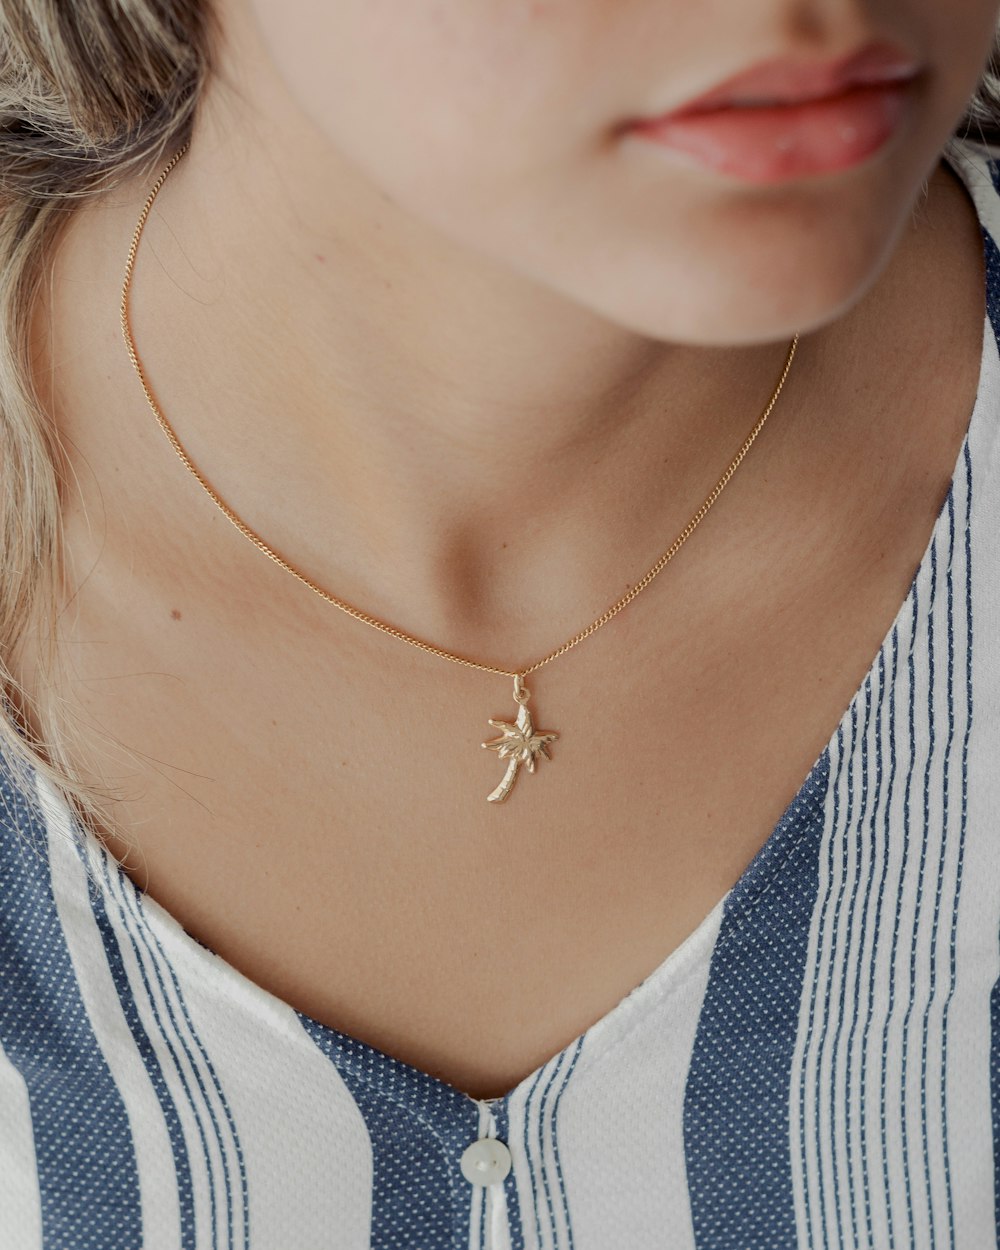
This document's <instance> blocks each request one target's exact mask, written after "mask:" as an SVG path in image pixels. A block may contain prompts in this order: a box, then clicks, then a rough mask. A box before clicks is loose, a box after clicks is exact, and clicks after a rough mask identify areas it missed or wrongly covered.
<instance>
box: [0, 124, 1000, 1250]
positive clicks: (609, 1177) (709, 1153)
mask: <svg viewBox="0 0 1000 1250" xmlns="http://www.w3.org/2000/svg"><path fill="white" fill-rule="evenodd" d="M945 158H946V159H947V160H948V161H949V162H950V163H951V165H952V167H953V168H954V169H955V170H956V172H957V173H958V174H959V175H960V177H961V179H962V180H963V182H964V184H965V186H966V187H967V189H968V191H969V193H970V195H971V197H972V199H973V201H974V203H975V206H976V210H977V212H978V215H979V221H980V224H981V234H982V241H983V248H984V257H985V262H986V265H985V271H986V309H987V313H986V317H985V319H984V325H983V345H982V361H981V372H980V379H979V387H978V392H977V397H976V401H975V406H974V411H973V412H972V414H971V418H970V422H969V426H968V429H967V433H966V435H965V438H964V441H963V444H962V447H961V450H960V453H959V455H958V457H957V461H956V463H955V466H954V473H953V477H952V480H951V484H950V487H949V490H948V494H947V497H946V499H945V501H944V503H943V505H942V507H941V509H940V512H939V514H938V516H937V518H936V520H935V524H934V529H933V533H932V535H931V537H930V540H929V543H928V545H927V547H926V549H925V551H924V554H923V556H922V558H921V561H920V564H919V566H918V568H917V570H916V573H915V575H914V577H913V581H912V584H911V586H910V589H909V592H908V594H907V596H906V599H905V601H904V602H903V603H902V604H901V606H900V607H899V610H898V612H897V614H896V618H895V620H894V621H893V623H892V627H891V629H890V630H889V632H888V634H887V635H886V637H885V638H884V640H883V642H882V645H881V647H880V649H879V652H878V654H877V656H876V657H875V659H874V660H873V662H872V664H871V667H870V669H869V671H868V673H867V675H866V676H865V679H864V682H863V683H862V684H861V686H860V687H859V688H858V690H857V691H856V693H855V694H854V696H853V698H852V699H851V702H850V704H849V706H848V707H847V709H846V711H845V712H844V714H843V716H842V718H841V720H840V723H839V724H838V725H837V727H836V730H835V732H834V733H833V736H832V738H831V739H830V741H829V743H828V744H827V746H826V747H825V749H824V750H823V752H822V754H821V755H820V756H819V758H818V759H817V760H816V762H815V764H814V766H813V768H812V770H811V771H810V773H809V775H808V776H807V777H806V779H805V780H804V782H803V784H802V786H801V789H800V790H799V792H798V793H797V794H796V796H795V797H794V799H793V800H792V801H791V803H790V804H789V805H788V807H787V809H786V810H785V812H784V814H783V815H782V817H781V819H780V821H779V822H778V824H777V826H776V827H775V829H774V830H773V831H772V832H771V834H770V836H769V837H768V839H767V841H766V843H765V844H764V845H763V847H762V849H761V850H760V851H759V853H758V854H757V855H755V856H754V858H753V860H752V862H751V863H750V864H749V865H748V867H747V868H746V870H745V871H744V872H743V874H742V875H741V876H740V878H739V880H738V881H737V882H736V883H735V885H734V886H733V887H732V888H731V889H730V890H729V891H728V892H727V893H726V895H725V896H724V897H723V898H722V899H720V901H719V902H718V904H717V905H716V906H715V908H714V909H713V910H712V911H711V913H710V914H709V915H707V916H706V917H705V918H704V920H703V921H702V922H701V923H700V924H699V926H698V927H697V929H695V931H694V932H693V933H691V934H690V936H689V937H688V938H687V939H686V940H685V941H684V942H683V943H682V944H681V945H680V946H679V947H678V948H677V949H675V950H674V951H672V952H671V953H670V954H669V955H668V956H667V958H665V959H664V961H663V962H662V963H661V964H660V966H659V967H657V968H656V969H655V970H654V971H653V972H652V973H651V974H650V975H649V976H648V977H646V979H645V980H644V981H642V983H641V984H639V985H638V986H636V987H635V988H634V989H633V990H632V991H631V992H630V993H629V994H628V995H627V996H626V997H624V998H623V999H622V1000H621V1001H620V1002H619V1003H618V1004H617V1005H616V1006H615V1007H614V1008H613V1009H612V1010H611V1011H609V1012H608V1013H607V1014H606V1015H605V1016H603V1017H602V1018H601V1019H600V1020H598V1021H597V1022H596V1023H595V1024H594V1025H593V1026H592V1027H591V1028H589V1029H587V1030H586V1032H585V1033H583V1034H582V1035H581V1036H579V1037H577V1038H576V1039H575V1040H573V1041H572V1042H571V1043H570V1044H569V1045H567V1046H566V1047H565V1048H564V1049H563V1050H561V1051H560V1052H559V1053H558V1054H556V1055H554V1056H552V1058H551V1059H549V1060H548V1061H547V1062H546V1063H545V1064H544V1065H543V1066H542V1067H540V1068H538V1069H537V1070H536V1071H535V1072H533V1073H531V1074H530V1075H529V1076H527V1077H525V1078H524V1080H522V1081H521V1082H520V1083H519V1084H518V1085H517V1086H516V1088H514V1089H513V1090H511V1091H510V1092H509V1093H508V1094H506V1095H505V1096H504V1097H502V1098H497V1099H492V1100H485V1099H483V1100H477V1099H473V1098H472V1097H470V1096H469V1095H468V1094H466V1093H463V1092H461V1091H459V1090H457V1089H455V1088H454V1087H452V1086H450V1085H448V1084H446V1083H445V1082H443V1081H441V1080H439V1079H437V1078H435V1077H432V1076H430V1075H429V1074H427V1073H425V1072H423V1071H421V1070H419V1069H418V1068H416V1067H413V1066H411V1065H409V1064H407V1063H403V1062H400V1061H399V1060H397V1059H394V1058H393V1057H391V1056H390V1055H388V1054H386V1053H384V1052H382V1051H380V1050H378V1049H376V1048H375V1047H373V1046H371V1045H368V1044H366V1043H364V1042H362V1041H360V1040H358V1039H356V1038H353V1037H350V1036H348V1035H347V1034H345V1033H341V1032H339V1031H337V1030H336V1029H334V1028H330V1027H327V1026H326V1025H323V1024H321V1023H319V1022H318V1021H316V1020H314V1019H311V1018H310V1017H309V1016H307V1015H304V1014H303V1013H302V1012H300V1011H297V1010H295V1009H293V1008H292V1007H291V1006H290V1005H289V1004H287V1003H285V1002H284V1001H282V1000H281V999H280V998H278V997H276V996H275V995H273V994H271V993H269V992H267V991H265V990H264V989H263V988H262V987H260V986H258V985H257V984H256V983H255V982H253V981H252V980H250V979H249V978H247V977H246V976H244V975H242V974H241V973H240V972H239V971H238V970H237V969H235V968H234V967H233V966H232V965H230V964H228V963H227V962H226V961H225V960H223V959H222V958H220V957H219V956H218V955H216V954H215V953H214V952H212V951H211V950H209V949H208V948H207V947H205V946H204V945H202V944H201V943H200V942H198V941H197V940H195V939H194V938H193V937H192V936H191V935H189V934H188V933H187V932H186V930H185V929H184V928H183V927H182V926H181V925H180V924H179V922H178V921H177V920H176V919H174V917H173V916H172V915H171V914H170V913H168V912H167V911H166V910H165V909H164V908H163V907H162V906H160V905H159V904H158V903H157V902H156V901H155V900H153V899H152V898H150V897H148V896H145V895H144V894H143V893H142V892H141V891H140V890H139V889H138V887H137V886H136V885H134V884H133V882H132V881H131V879H130V878H129V877H128V876H127V875H125V873H124V872H123V870H122V869H121V867H120V865H119V864H118V863H117V861H115V860H114V858H113V857H112V856H111V855H110V853H109V852H108V851H107V849H106V848H105V847H104V846H103V844H102V843H101V842H100V841H99V840H98V839H97V838H96V837H95V836H94V835H93V834H92V833H90V832H89V831H87V830H85V829H84V828H82V827H81V826H80V824H79V823H78V822H77V821H76V820H75V819H74V818H73V816H72V815H71V813H70V810H69V808H68V807H67V805H66V803H65V800H64V799H63V797H62V796H61V794H60V793H59V792H58V791H57V790H56V788H55V787H54V786H53V785H52V784H51V783H50V782H49V781H48V780H47V779H46V778H45V777H43V776H42V775H41V774H36V773H34V772H32V773H30V774H28V775H27V776H24V777H20V779H18V780H16V779H15V773H14V771H13V769H12V767H11V766H10V764H9V762H7V763H5V764H3V766H2V768H0V882H2V889H0V1248H2V1250H40V1248H44V1250H139V1248H140V1247H141V1248H142V1250H179V1248H182V1250H241V1248H242V1250H248V1248H252V1250H321V1248H322V1250H366V1248H369V1247H371V1248H373V1250H486V1248H489V1250H573V1248H575V1250H619V1248H621V1250H665V1248H667V1247H669V1248H670V1250H688V1248H690V1247H695V1248H697V1250H785V1248H789V1247H817V1248H820V1247H821V1248H822V1250H847V1248H851V1250H853V1248H855V1247H877V1248H878V1250H882V1248H898V1250H916V1248H921V1250H923V1248H925V1247H926V1248H928V1250H929V1248H931V1247H942V1248H943V1247H959V1248H960V1250H988V1248H989V1247H996V1246H997V1245H998V1235H997V1229H998V1221H1000V353H998V341H1000V251H998V243H1000V151H996V150H995V149H991V148H985V147H982V146H979V145H976V144H974V143H973V142H971V141H964V142H961V143H959V142H954V141H953V142H952V143H951V144H950V145H949V147H948V148H947V149H946V151H945Z"/></svg>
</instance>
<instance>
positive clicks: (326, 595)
mask: <svg viewBox="0 0 1000 1250" xmlns="http://www.w3.org/2000/svg"><path fill="white" fill-rule="evenodd" d="M189 146H190V142H188V143H185V144H184V146H183V147H181V148H180V149H179V150H178V151H177V152H176V153H175V154H174V156H173V157H172V158H171V160H170V162H169V164H168V165H167V166H166V168H165V169H164V170H163V172H162V173H161V174H160V176H159V177H158V178H157V180H156V182H155V183H154V184H153V188H152V190H151V191H150V193H149V196H148V198H147V200H146V203H145V205H144V207H143V210H142V212H141V214H140V215H139V220H138V222H137V223H136V227H135V233H134V234H133V236H132V243H131V246H130V247H129V251H128V264H127V265H126V269H125V281H124V283H123V285H122V297H121V324H122V334H123V335H124V337H125V345H126V347H127V348H128V354H129V357H130V359H131V361H132V364H133V366H134V367H135V371H136V373H137V374H138V376H139V381H140V383H141V384H142V389H143V392H144V393H145V396H146V399H147V401H148V403H149V406H150V408H152V410H153V413H154V415H155V416H156V419H157V421H158V422H159V424H160V428H161V429H162V430H163V432H164V434H166V436H167V438H168V439H169V441H170V444H171V446H172V447H173V449H174V451H175V452H176V453H177V455H178V456H179V457H180V459H181V460H182V462H183V463H184V464H185V465H186V466H187V468H188V469H189V470H190V471H191V473H192V474H193V475H194V476H195V477H196V478H197V479H198V481H199V482H200V483H201V485H202V487H203V488H204V489H205V491H206V492H207V494H208V495H209V497H210V498H211V499H212V500H213V501H214V503H215V504H216V505H217V506H218V507H219V508H220V509H221V511H222V512H224V513H225V515H226V516H227V517H228V518H229V520H230V521H231V522H232V523H233V525H235V526H236V528H237V529H238V530H239V531H240V533H241V534H243V535H244V537H246V538H248V539H249V540H250V541H251V542H252V543H253V544H254V546H255V547H257V548H258V549H259V550H260V551H262V552H263V553H264V554H265V555H266V556H267V557H268V558H269V559H271V560H273V561H274V563H275V564H278V565H280V566H281V568H283V569H285V571H286V572H288V573H291V575H292V576H293V577H296V578H298V580H299V581H300V582H302V583H303V584H304V585H306V586H308V587H309V589H310V590H312V591H314V592H315V593H316V594H317V595H319V596H320V598H321V599H325V600H326V602H327V603H332V604H333V606H334V607H335V608H340V609H341V611H343V612H346V613H347V614H348V615H349V616H353V617H354V618H355V620H358V621H362V622H364V624H366V625H371V626H373V627H374V628H375V629H380V630H382V632H383V633H386V634H389V635H391V636H392V637H393V638H399V639H401V640H402V641H403V642H408V643H410V644H411V645H412V646H414V647H419V648H420V649H421V650H422V651H428V652H430V654H431V655H438V656H440V657H441V658H442V659H445V660H452V661H453V662H454V663H456V664H464V665H466V666H467V667H468V668H477V669H480V670H481V671H482V672H485V673H498V674H501V675H503V676H505V677H515V678H516V677H526V676H527V675H528V674H529V673H533V672H534V671H535V670H536V669H539V668H541V667H542V665H543V664H548V663H549V662H550V661H552V660H554V659H556V658H557V657H558V656H560V655H563V654H564V653H565V652H567V651H569V650H570V648H571V647H575V646H576V645H577V643H580V642H582V641H583V640H584V638H589V637H590V635H591V634H593V633H594V632H595V631H596V630H598V629H600V628H601V626H602V625H606V624H607V622H608V621H610V620H611V619H612V617H614V616H616V615H617V614H618V613H619V612H620V611H621V610H622V608H624V607H625V606H626V604H629V603H631V601H632V600H633V599H634V598H635V597H636V595H638V594H639V593H640V591H643V590H645V588H646V587H647V586H648V585H649V583H650V582H651V581H652V580H653V578H654V577H656V575H657V574H658V573H659V572H660V570H661V569H662V568H663V567H664V565H665V564H666V563H667V562H668V561H669V560H670V559H672V557H673V556H674V555H675V554H676V553H677V551H678V550H679V549H680V547H681V546H682V545H683V543H684V542H685V541H686V539H687V538H688V537H689V536H690V534H691V533H692V532H693V530H694V529H695V527H696V526H697V525H698V523H699V522H700V521H701V520H702V518H703V517H704V516H705V514H706V513H707V512H708V510H709V508H711V506H712V505H713V504H714V503H715V501H716V499H717V498H718V497H719V495H720V494H721V493H722V491H723V490H724V489H725V487H726V485H727V483H728V482H729V479H730V478H731V477H732V476H733V474H734V473H735V472H736V469H737V468H738V466H739V464H740V461H741V460H742V459H743V457H744V456H745V455H746V454H747V452H748V451H749V450H750V446H751V444H752V443H753V441H754V439H755V438H756V437H757V435H758V434H759V433H760V431H761V429H762V427H763V425H764V422H765V421H766V420H767V418H768V416H769V415H770V413H771V409H772V408H773V407H774V405H775V403H777V400H778V396H779V395H780V394H781V388H782V387H783V386H784V384H785V379H786V378H787V377H788V371H789V369H790V368H791V366H792V360H793V359H794V357H795V348H796V346H797V345H798V341H799V336H798V335H797V334H796V335H795V337H794V338H793V339H792V342H791V345H790V347H789V349H788V355H787V358H786V360H785V365H784V368H783V369H782V371H781V377H780V378H779V379H778V385H777V387H776V388H775V390H774V394H773V395H772V396H771V399H770V402H769V403H768V405H767V407H766V408H765V409H764V412H763V413H762V414H761V416H760V418H759V419H758V421H757V423H756V424H755V425H754V427H753V429H752V430H751V431H750V434H749V435H748V436H747V438H746V441H745V442H744V443H743V446H742V447H741V448H740V450H739V451H738V452H737V454H736V456H735V458H734V459H733V461H732V462H731V464H730V465H729V467H728V468H727V469H726V471H725V473H723V475H722V477H721V478H720V479H719V481H718V482H717V483H716V485H715V487H714V489H713V490H712V493H711V494H710V495H709V496H708V498H707V499H706V500H705V502H704V503H703V504H702V505H701V507H700V508H699V509H698V511H697V512H696V513H695V514H694V516H693V517H692V518H691V520H690V521H688V523H687V525H685V527H684V529H683V530H681V532H680V534H679V535H678V536H677V538H676V539H675V540H674V542H673V543H672V544H671V546H670V547H669V548H668V550H667V551H665V552H664V554H663V555H662V556H661V557H660V558H659V560H657V562H656V563H655V564H654V565H653V567H652V568H651V569H650V570H649V572H648V573H647V574H646V575H645V577H643V578H642V580H641V581H639V582H637V583H636V585H635V586H633V587H632V588H631V589H630V590H629V592H628V593H627V594H626V595H624V596H623V597H622V598H621V599H619V600H618V602H617V603H616V604H615V605H614V606H613V607H610V608H608V610H607V611H606V612H604V613H602V615H601V616H599V617H598V618H597V620H596V621H594V622H593V623H592V624H590V625H588V626H587V628H586V629H584V630H581V632H580V633H578V634H576V635H575V636H574V637H573V638H571V639H569V641H568V642H564V643H563V644H562V646H561V647H558V648H557V649H556V650H555V651H552V652H550V653H549V654H548V655H546V656H545V657H544V658H543V659H541V660H537V661H536V662H535V663H534V664H532V665H530V666H529V667H527V668H522V669H517V670H511V669H505V668H497V667H496V666H494V665H492V664H481V663H479V662H478V661H476V660H470V659H467V658H466V657H465V656H461V655H456V654H454V652H451V651H445V650H443V649H442V648H441V647H435V646H433V645H432V644H431V643H429V642H424V641H423V640H422V639H420V638H414V637H413V635H412V634H407V633H405V632H404V631H403V630H401V629H397V628H396V627H395V626H393V625H387V624H386V623H385V621H380V620H378V618H377V617H374V616H369V614H368V613H367V612H362V611H361V610H360V609H358V608H355V607H352V606H351V605H350V604H349V603H345V602H344V600H343V599H338V598H337V597H336V595H331V594H330V592H329V591H327V590H324V589H323V588H322V587H321V586H318V585H317V584H316V583H315V582H314V581H313V580H312V579H311V578H309V577H307V576H306V575H305V574H304V573H302V572H301V571H300V570H299V569H297V568H295V566H294V565H292V564H290V563H289V562H288V561H287V560H286V559H284V557H283V556H280V555H279V554H278V553H277V552H276V551H274V550H273V549H272V548H271V547H269V546H268V545H267V543H266V542H265V541H264V540H263V538H261V536H260V535H259V534H258V533H256V532H255V531H254V530H252V529H251V528H250V526H249V525H247V524H246V522H245V521H243V520H242V519H241V518H240V517H239V516H237V514H236V513H235V512H234V511H233V510H232V508H230V507H229V505H228V504H227V503H226V502H225V500H224V499H222V498H220V496H219V495H218V494H217V493H216V492H215V490H213V488H212V487H211V485H209V483H208V482H207V481H206V480H205V477H204V476H203V475H202V473H201V472H200V470H199V469H198V467H197V465H195V464H194V463H193V461H192V460H191V458H190V457H189V456H188V454H187V452H186V451H185V450H184V448H183V447H182V446H181V442H180V440H179V439H178V437H177V435H176V434H175V433H174V430H173V427H172V426H171V425H170V423H169V421H168V420H167V419H166V417H165V416H164V415H163V413H162V412H161V411H160V409H159V406H158V405H157V403H156V400H155V399H154V398H153V395H152V393H151V391H150V389H149V383H148V382H147V381H146V375H145V374H144V373H143V370H142V365H141V364H140V363H139V357H138V354H137V352H136V349H135V342H134V341H133V338H132V333H131V329H130V327H129V317H128V293H129V288H130V286H131V283H132V271H133V269H134V267H135V258H136V253H137V251H138V248H139V239H140V237H141V235H142V231H143V227H144V226H145V224H146V218H147V217H148V216H149V211H150V209H151V208H152V206H153V201H154V200H155V199H156V195H157V192H158V191H159V190H160V187H161V186H162V185H163V183H164V181H165V180H166V177H167V175H168V174H169V173H170V171H171V170H172V169H173V167H174V166H175V165H176V164H177V162H178V161H179V160H180V158H181V157H182V156H183V155H184V153H185V152H186V151H187V150H188V147H189Z"/></svg>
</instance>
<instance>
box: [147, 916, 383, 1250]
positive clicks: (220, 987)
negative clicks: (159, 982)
mask: <svg viewBox="0 0 1000 1250" xmlns="http://www.w3.org/2000/svg"><path fill="white" fill-rule="evenodd" d="M143 911H144V914H145V917H146V920H147V922H148V923H149V924H150V926H151V927H152V928H153V930H154V931H155V933H156V935H157V936H158V937H159V939H160V941H161V943H162V944H163V947H164V950H165V952H166V953H167V955H168V956H169V959H170V961H171V963H172V964H173V966H174V969H175V971H176V973H177V976H178V979H179V981H180V984H181V989H182V992H183V995H184V1000H185V1002H186V1003H187V1006H188V1012H189V1014H190V1016H191V1020H192V1023H193V1025H194V1027H195V1029H196V1030H197V1033H198V1036H199V1037H200V1038H201V1039H202V1042H203V1044H204V1046H205V1049H206V1050H207V1051H208V1053H209V1054H210V1055H211V1057H212V1063H213V1065H214V1067H215V1071H216V1075H217V1077H218V1079H219V1082H220V1084H221V1085H222V1088H223V1090H224V1091H225V1094H226V1099H227V1101H228V1103H229V1109H230V1112H231V1114H232V1116H233V1119H234V1121H235V1124H236V1131H237V1134H238V1136H239V1142H240V1147H241V1150H242V1152H243V1159H244V1166H245V1168H246V1174H247V1185H248V1190H249V1202H250V1231H251V1240H250V1244H251V1247H252V1248H253V1250H256V1248H257V1247H258V1246H275V1247H289V1248H291V1247H299V1246H301V1247H307V1246H310V1247H311V1246H317V1247H318V1246H323V1245H327V1244H330V1245H338V1246H339V1245H343V1246H345V1247H346V1246H359V1247H360V1246H366V1245H368V1244H369V1239H370V1226H371V1207H372V1193H373V1155H372V1146H371V1140H370V1138H369V1136H368V1130H367V1127H366V1125H365V1122H364V1118H363V1116H362V1114H361V1112H360V1110H359V1108H358V1106H357V1103H356V1102H355V1100H354V1097H353V1095H352V1094H351V1092H350V1090H349V1088H348V1087H347V1085H346V1084H345V1083H344V1081H343V1079H342V1078H341V1076H340V1075H339V1073H338V1072H337V1069H336V1067H335V1066H334V1065H333V1063H331V1061H330V1060H329V1059H328V1058H327V1057H326V1056H325V1055H324V1054H323V1053H322V1051H321V1050H320V1049H319V1048H318V1047H317V1046H316V1044H315V1042H313V1040H312V1038H311V1037H310V1036H309V1035H308V1034H307V1033H306V1031H305V1030H304V1029H303V1028H302V1025H301V1023H300V1021H299V1019H298V1016H297V1015H296V1014H295V1012H294V1010H293V1009H292V1008H291V1007H290V1006H289V1005H288V1004H287V1003H285V1002H283V1001H282V1000H281V999H279V998H277V997H276V996H275V995H273V994H270V993H269V992H268V991H266V990H264V989H263V987H261V986H259V985H257V984H256V983H255V982H253V981H251V980H250V979H249V978H248V977H245V976H244V975H243V974H242V973H241V972H239V970H238V969H236V968H235V967H234V966H233V965H231V964H228V963H226V962H225V961H223V960H221V959H220V958H219V957H218V956H217V955H215V954H213V952H211V951H209V950H207V949H206V948H205V947H203V946H200V945H198V944H197V943H196V942H195V941H194V940H193V939H192V938H191V937H190V936H189V935H188V934H186V933H185V932H184V930H183V929H182V928H181V926H180V925H179V924H178V922H177V920H176V919H175V918H174V917H173V916H172V915H171V914H170V913H169V912H167V911H166V910H165V909H164V908H163V907H161V906H160V904H159V903H157V902H156V900H155V899H153V898H151V897H149V896H147V897H146V898H145V899H144V900H143ZM233 1184H234V1206H238V1203H237V1202H236V1201H235V1200H236V1198H237V1196H238V1195H239V1192H240V1184H239V1180H238V1177H235V1176H234V1179H233ZM234 1215H236V1216H238V1215H239V1212H238V1210H234ZM333 1234H335V1241H334V1242H332V1243H331V1242H330V1238H331V1235H333ZM201 1244H202V1243H201V1242H199V1250H201ZM206 1244H207V1243H206ZM236 1245H237V1246H241V1245H242V1241H241V1240H240V1239H239V1238H238V1239H237V1240H236Z"/></svg>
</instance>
